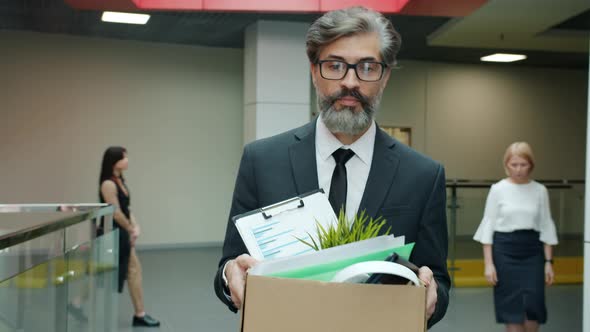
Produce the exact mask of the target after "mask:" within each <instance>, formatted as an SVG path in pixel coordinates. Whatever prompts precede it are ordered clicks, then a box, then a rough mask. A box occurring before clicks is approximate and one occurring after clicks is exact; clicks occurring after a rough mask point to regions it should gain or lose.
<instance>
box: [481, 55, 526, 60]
mask: <svg viewBox="0 0 590 332" xmlns="http://www.w3.org/2000/svg"><path fill="white" fill-rule="evenodd" d="M524 59H526V55H524V54H507V53H496V54H492V55H488V56H484V57H481V61H489V62H514V61H520V60H524Z"/></svg>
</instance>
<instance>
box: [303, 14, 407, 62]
mask: <svg viewBox="0 0 590 332" xmlns="http://www.w3.org/2000/svg"><path fill="white" fill-rule="evenodd" d="M366 32H377V33H378V34H379V40H380V41H381V58H382V61H383V62H385V63H386V64H387V65H388V66H395V65H397V60H396V55H397V52H399V49H400V46H401V43H402V38H401V36H400V34H399V33H398V32H397V31H396V30H395V29H394V27H393V24H392V23H391V21H389V20H388V19H387V18H385V17H384V16H383V15H382V14H381V13H379V12H376V11H373V10H371V9H367V8H365V7H350V8H345V9H340V10H334V11H331V12H327V13H326V14H324V15H323V16H322V17H320V18H318V19H317V20H316V21H315V22H313V24H312V25H311V27H310V28H309V30H308V31H307V36H306V45H307V57H308V58H309V61H310V62H311V63H317V62H318V61H319V56H320V52H321V49H322V47H324V46H325V45H327V44H330V43H332V42H333V41H335V40H337V39H339V38H341V37H347V36H352V35H355V34H359V33H366Z"/></svg>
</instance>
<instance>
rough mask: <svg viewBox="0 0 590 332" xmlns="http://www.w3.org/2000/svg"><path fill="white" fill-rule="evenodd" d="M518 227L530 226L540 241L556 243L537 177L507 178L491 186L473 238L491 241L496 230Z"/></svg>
mask: <svg viewBox="0 0 590 332" xmlns="http://www.w3.org/2000/svg"><path fill="white" fill-rule="evenodd" d="M521 229H533V230H535V231H537V232H539V233H540V237H539V240H540V241H541V242H543V243H545V244H549V245H555V244H557V233H556V231H555V223H554V222H553V219H552V218H551V210H550V208H549V194H548V193H547V188H545V186H543V185H542V184H540V183H538V182H536V181H530V182H529V183H526V184H516V183H512V182H510V181H509V180H508V179H504V180H501V181H500V182H498V183H496V184H494V185H492V188H491V189H490V193H489V194H488V198H487V200H486V207H485V211H484V215H483V219H482V221H481V224H480V225H479V228H478V229H477V232H475V235H474V236H473V239H474V240H475V241H478V242H481V243H483V244H492V243H493V236H494V232H495V231H498V232H513V231H516V230H521Z"/></svg>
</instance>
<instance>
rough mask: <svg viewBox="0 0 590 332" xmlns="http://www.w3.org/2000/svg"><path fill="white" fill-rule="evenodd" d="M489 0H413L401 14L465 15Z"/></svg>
mask: <svg viewBox="0 0 590 332" xmlns="http://www.w3.org/2000/svg"><path fill="white" fill-rule="evenodd" d="M486 2H488V0H445V1H441V0H412V1H409V2H408V4H407V5H406V6H405V7H404V8H403V9H402V10H401V12H400V14H404V15H417V16H446V17H465V16H468V15H469V14H471V13H473V12H474V11H475V10H477V9H478V8H479V7H481V6H483V5H484V4H485V3H486Z"/></svg>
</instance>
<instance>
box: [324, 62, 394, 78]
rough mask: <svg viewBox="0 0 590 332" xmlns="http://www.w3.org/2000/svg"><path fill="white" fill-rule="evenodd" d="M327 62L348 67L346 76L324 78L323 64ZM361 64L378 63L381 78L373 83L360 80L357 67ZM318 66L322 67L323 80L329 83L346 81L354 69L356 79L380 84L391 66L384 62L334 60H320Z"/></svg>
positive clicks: (345, 72)
mask: <svg viewBox="0 0 590 332" xmlns="http://www.w3.org/2000/svg"><path fill="white" fill-rule="evenodd" d="M326 62H339V63H343V64H345V65H346V70H345V71H344V75H342V77H341V78H326V77H325V76H324V73H323V72H322V64H323V63H326ZM359 63H378V64H380V65H381V75H379V78H378V79H376V80H373V81H367V80H363V79H362V78H360V76H359V73H358V71H357V69H356V68H357V66H358V65H359ZM315 64H316V65H318V66H319V67H320V76H322V78H323V79H325V80H329V81H340V80H342V79H344V78H345V77H346V75H348V71H349V70H350V69H354V74H355V75H356V78H358V79H359V80H360V81H363V82H379V81H381V79H382V78H383V74H384V73H385V69H386V68H388V67H389V66H388V65H387V64H386V63H385V62H383V61H366V60H361V61H359V62H357V63H348V62H346V61H342V60H337V59H332V60H318V61H316V63H315Z"/></svg>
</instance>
